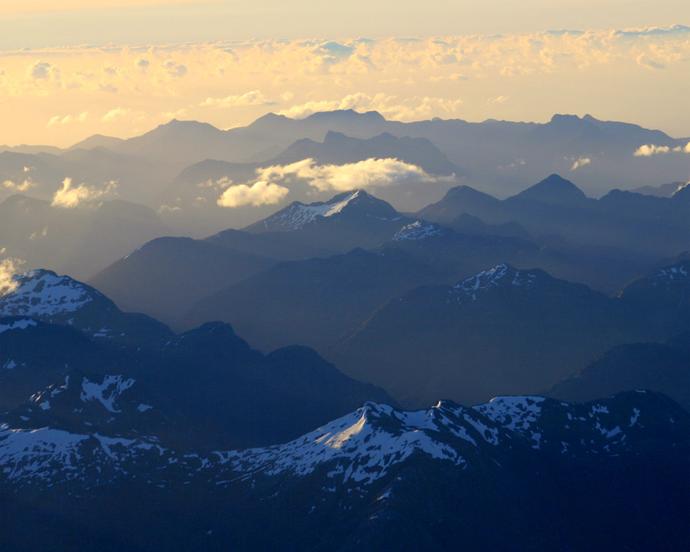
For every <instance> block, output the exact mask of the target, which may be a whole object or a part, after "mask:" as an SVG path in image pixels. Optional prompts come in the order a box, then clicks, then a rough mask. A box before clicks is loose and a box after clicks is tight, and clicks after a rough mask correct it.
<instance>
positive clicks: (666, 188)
mask: <svg viewBox="0 0 690 552" xmlns="http://www.w3.org/2000/svg"><path fill="white" fill-rule="evenodd" d="M686 184H687V183H686V182H668V183H667V184H660V185H658V186H651V185H647V186H640V187H639V188H635V189H634V190H630V191H631V192H635V193H636V194H643V195H650V196H655V197H672V196H673V195H674V194H675V193H676V192H677V191H678V190H681V189H682V188H684V187H685V186H686Z"/></svg>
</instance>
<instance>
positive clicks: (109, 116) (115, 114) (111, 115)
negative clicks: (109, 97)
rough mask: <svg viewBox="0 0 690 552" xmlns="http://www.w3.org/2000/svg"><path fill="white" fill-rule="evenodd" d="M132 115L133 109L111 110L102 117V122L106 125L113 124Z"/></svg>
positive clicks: (120, 108) (119, 108)
mask: <svg viewBox="0 0 690 552" xmlns="http://www.w3.org/2000/svg"><path fill="white" fill-rule="evenodd" d="M130 113H131V109H129V108H127V107H116V108H114V109H111V110H110V111H108V112H107V113H106V114H105V115H103V117H101V121H103V122H104V123H112V122H114V121H117V120H118V119H121V118H122V117H125V116H127V115H129V114H130Z"/></svg>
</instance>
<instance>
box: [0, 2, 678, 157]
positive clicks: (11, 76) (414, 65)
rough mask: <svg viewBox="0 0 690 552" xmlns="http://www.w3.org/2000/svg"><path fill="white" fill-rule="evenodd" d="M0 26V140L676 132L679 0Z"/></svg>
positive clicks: (168, 10) (146, 16)
mask: <svg viewBox="0 0 690 552" xmlns="http://www.w3.org/2000/svg"><path fill="white" fill-rule="evenodd" d="M686 25H688V26H687V27H686ZM0 30H1V31H2V32H0V117H2V120H3V123H4V124H3V125H2V127H1V128H0V144H3V143H4V144H10V145H14V144H20V143H34V144H36V143H42V144H53V145H59V146H67V145H70V144H72V143H74V142H76V141H78V140H80V139H83V138H85V137H86V136H89V135H91V134H94V133H102V134H109V135H115V136H123V137H125V136H131V135H134V134H139V133H141V132H144V131H146V130H148V129H150V128H152V127H154V126H156V125H158V124H161V123H164V122H166V121H167V120H169V119H171V118H180V119H199V120H203V121H208V122H210V123H212V124H214V125H216V126H219V127H221V128H229V127H234V126H239V125H244V124H247V123H249V122H251V121H252V120H253V119H255V118H257V117H259V116H260V115H262V114H264V113H266V112H268V111H274V112H280V113H285V114H287V115H290V116H295V117H301V116H305V115H308V114H309V113H311V112H313V111H316V110H323V109H336V108H354V109H358V110H368V109H376V110H378V111H381V112H382V113H383V114H384V115H385V116H387V117H389V118H393V119H399V120H415V119H425V118H430V117H444V118H451V117H453V118H462V119H466V120H471V121H479V120H484V119H487V118H496V119H509V120H530V121H545V120H548V119H549V118H550V117H551V116H552V115H553V114H554V113H557V112H558V113H575V114H580V115H584V114H587V113H589V114H592V115H594V116H596V117H599V118H602V119H609V120H625V121H630V122H637V123H639V124H642V125H644V126H647V127H653V128H660V129H662V130H665V131H667V132H669V133H670V134H672V135H675V136H679V137H681V136H690V110H688V109H687V98H688V97H690V78H689V77H688V75H690V2H687V1H686V0H682V1H681V0H665V1H664V0H661V1H657V2H655V3H650V2H648V1H645V2H642V1H638V0H597V1H592V0H578V1H576V0H562V1H555V0H550V1H546V0H523V1H521V2H515V1H514V0H510V1H506V0H501V1H498V0H485V1H483V2H469V1H467V0H455V1H445V0H425V2H419V1H416V2H409V1H406V0H397V1H389V0H379V1H375V0H368V1H363V0H350V1H349V2H341V3H338V4H333V3H326V2H314V1H310V0H309V1H308V0H291V1H290V2H285V1H277V0H265V1H262V2H256V1H254V2H247V1H246V0H217V1H205V0H202V1H197V2H191V1H188V0H177V1H172V0H101V1H97V0H96V1H94V0H91V1H89V2H86V1H83V0H61V1H60V2H55V1H53V0H22V2H3V3H0Z"/></svg>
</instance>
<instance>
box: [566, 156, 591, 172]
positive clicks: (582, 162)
mask: <svg viewBox="0 0 690 552" xmlns="http://www.w3.org/2000/svg"><path fill="white" fill-rule="evenodd" d="M591 164H592V160H591V159H590V158H589V157H580V158H578V159H575V161H573V164H572V166H571V167H570V170H571V171H576V170H577V169H581V168H582V167H586V166H587V165H591Z"/></svg>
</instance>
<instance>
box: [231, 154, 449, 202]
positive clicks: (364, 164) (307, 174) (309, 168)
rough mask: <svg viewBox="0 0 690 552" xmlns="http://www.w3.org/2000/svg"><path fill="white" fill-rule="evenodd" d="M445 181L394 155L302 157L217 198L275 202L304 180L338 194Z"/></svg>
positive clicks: (262, 171)
mask: <svg viewBox="0 0 690 552" xmlns="http://www.w3.org/2000/svg"><path fill="white" fill-rule="evenodd" d="M439 180H445V179H443V178H439V177H435V176H433V175H430V174H428V173H427V172H426V171H424V170H423V169H422V168H421V167H418V166H417V165H413V164H411V163H406V162H404V161H400V160H399V159H395V158H385V159H377V158H370V159H365V160H363V161H358V162H356V163H345V164H343V165H330V164H328V165H320V164H318V163H317V162H316V161H315V160H314V159H311V158H309V159H303V160H301V161H297V162H295V163H290V164H288V165H272V166H269V167H263V168H259V169H257V170H256V178H255V179H254V180H253V181H250V182H246V183H243V184H236V185H230V186H229V187H227V188H226V189H225V190H224V191H223V193H222V194H221V196H220V197H219V199H218V205H220V206H221V207H241V206H246V205H253V206H259V205H275V204H277V203H280V202H281V201H282V200H283V199H285V197H286V196H287V195H288V193H289V191H290V186H291V185H295V184H297V183H304V184H306V185H307V186H309V187H310V188H312V189H313V191H314V192H315V193H331V192H333V193H338V192H346V191H350V190H354V189H360V188H363V189H367V190H371V191H375V190H377V189H380V188H388V187H392V186H405V185H419V184H427V183H431V182H436V181H439Z"/></svg>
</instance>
